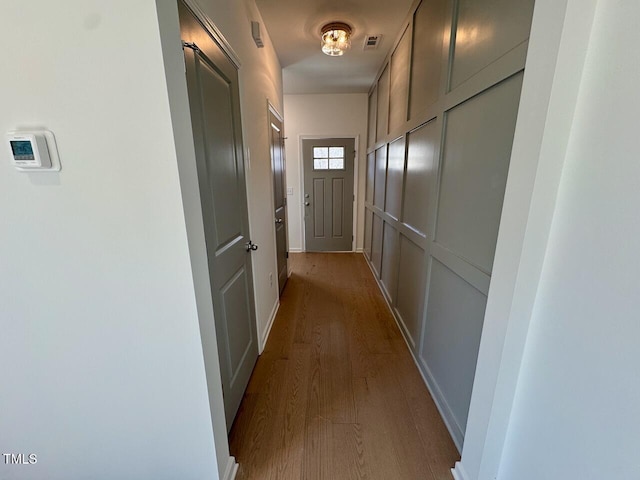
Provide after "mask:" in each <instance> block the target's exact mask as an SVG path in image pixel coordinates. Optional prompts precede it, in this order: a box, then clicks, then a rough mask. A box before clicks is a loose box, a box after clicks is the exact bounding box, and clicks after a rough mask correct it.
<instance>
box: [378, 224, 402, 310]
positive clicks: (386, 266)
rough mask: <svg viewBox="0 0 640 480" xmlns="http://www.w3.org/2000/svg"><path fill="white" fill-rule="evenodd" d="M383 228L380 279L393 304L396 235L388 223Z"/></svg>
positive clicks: (396, 254) (395, 278)
mask: <svg viewBox="0 0 640 480" xmlns="http://www.w3.org/2000/svg"><path fill="white" fill-rule="evenodd" d="M383 230H384V236H383V243H382V272H381V280H382V285H384V288H385V290H386V291H387V295H388V297H389V298H390V299H391V303H392V304H393V303H395V299H396V281H397V275H398V245H397V243H398V240H397V239H398V235H397V232H396V229H395V228H393V227H392V226H391V224H389V223H386V222H385V224H384V229H383Z"/></svg>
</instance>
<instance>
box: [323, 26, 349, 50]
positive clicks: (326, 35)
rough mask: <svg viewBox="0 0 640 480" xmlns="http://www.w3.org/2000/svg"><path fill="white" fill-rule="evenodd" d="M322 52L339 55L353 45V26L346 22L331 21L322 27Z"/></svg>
mask: <svg viewBox="0 0 640 480" xmlns="http://www.w3.org/2000/svg"><path fill="white" fill-rule="evenodd" d="M321 45H322V52H323V53H325V54H327V55H329V56H332V57H338V56H340V55H342V54H344V51H345V50H347V49H348V48H349V47H350V46H351V28H350V27H349V25H347V24H344V23H330V24H328V25H325V26H324V27H323V28H322V44H321Z"/></svg>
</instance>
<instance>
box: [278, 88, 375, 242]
mask: <svg viewBox="0 0 640 480" xmlns="http://www.w3.org/2000/svg"><path fill="white" fill-rule="evenodd" d="M284 109H285V125H284V127H285V135H286V137H287V140H286V142H285V154H286V165H287V187H288V188H293V195H289V196H288V197H287V204H288V214H289V217H288V220H289V250H290V251H292V252H300V251H302V250H303V249H304V242H303V230H304V224H303V220H302V195H301V191H300V189H301V188H302V158H301V150H300V148H301V147H300V146H301V139H300V137H301V136H306V135H309V136H326V137H327V138H331V137H356V136H359V142H358V145H357V146H356V149H357V151H358V156H357V160H356V161H357V167H358V168H357V194H356V208H354V215H356V216H357V222H358V223H357V228H356V229H355V230H354V235H355V239H356V250H359V251H361V250H362V246H363V238H364V184H365V170H366V155H367V148H366V142H367V94H366V93H351V94H333V95H324V94H323V95H285V96H284Z"/></svg>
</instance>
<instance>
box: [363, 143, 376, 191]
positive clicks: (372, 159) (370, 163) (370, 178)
mask: <svg viewBox="0 0 640 480" xmlns="http://www.w3.org/2000/svg"><path fill="white" fill-rule="evenodd" d="M375 175H376V154H375V153H373V152H371V153H370V154H369V155H367V188H366V190H365V197H364V199H365V201H366V202H373V185H374V183H373V182H374V179H375Z"/></svg>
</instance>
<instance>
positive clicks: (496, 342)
mask: <svg viewBox="0 0 640 480" xmlns="http://www.w3.org/2000/svg"><path fill="white" fill-rule="evenodd" d="M596 3H597V0H537V1H536V4H535V10H534V15H533V23H532V28H531V35H530V40H529V49H528V56H527V61H526V67H525V75H524V83H523V87H522V95H521V99H520V112H519V115H518V120H517V124H516V131H515V136H514V143H513V150H512V156H511V166H510V169H509V177H508V180H507V187H506V192H505V199H504V206H503V211H502V218H501V222H500V231H499V234H498V242H497V247H496V255H495V260H494V265H493V274H492V279H491V286H490V288H489V296H488V299H487V307H486V313H485V319H484V327H483V331H482V339H481V342H480V350H479V353H478V363H477V367H476V375H475V380H474V386H473V393H472V396H471V405H470V408H469V418H468V422H467V429H466V434H465V441H464V446H463V449H462V458H461V460H460V462H458V464H456V467H455V468H454V469H453V470H452V473H453V475H454V478H456V479H460V480H489V479H491V480H494V479H496V478H500V477H499V473H500V464H501V461H502V458H503V452H504V447H505V441H506V438H507V432H508V428H509V422H510V417H511V412H512V407H513V404H514V400H515V396H516V389H517V386H518V378H519V376H520V367H521V364H522V360H523V356H524V352H525V346H526V340H527V334H528V331H529V323H530V319H531V313H532V311H533V307H534V304H535V299H536V294H537V291H538V283H539V280H540V274H541V271H542V265H543V262H544V257H545V253H546V247H547V243H548V239H549V232H550V229H551V223H552V219H553V215H554V210H555V204H556V197H557V192H558V186H559V183H560V178H561V175H562V167H563V163H564V159H565V155H566V149H567V144H568V141H569V136H570V133H571V124H572V122H573V116H574V111H575V106H576V100H577V95H578V90H579V87H580V82H581V78H582V71H583V67H584V59H585V56H586V52H587V47H588V42H589V36H590V33H591V25H592V23H593V17H594V14H595V8H596Z"/></svg>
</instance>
